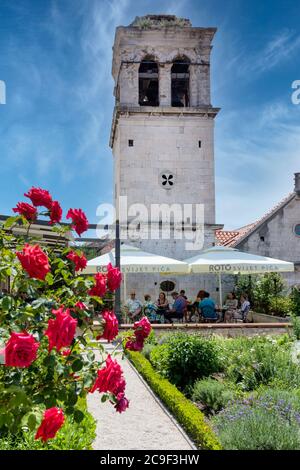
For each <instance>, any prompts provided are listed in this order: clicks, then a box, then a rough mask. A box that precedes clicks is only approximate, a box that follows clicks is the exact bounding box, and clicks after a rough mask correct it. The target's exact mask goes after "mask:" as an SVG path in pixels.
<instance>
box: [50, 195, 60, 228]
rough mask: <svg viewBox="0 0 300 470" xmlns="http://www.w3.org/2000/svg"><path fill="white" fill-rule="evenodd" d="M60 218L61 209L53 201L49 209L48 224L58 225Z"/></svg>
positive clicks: (57, 203)
mask: <svg viewBox="0 0 300 470" xmlns="http://www.w3.org/2000/svg"><path fill="white" fill-rule="evenodd" d="M61 218H62V208H61V207H60V204H59V202H58V201H53V202H52V206H51V209H50V224H51V225H53V224H59V222H60V221H61Z"/></svg>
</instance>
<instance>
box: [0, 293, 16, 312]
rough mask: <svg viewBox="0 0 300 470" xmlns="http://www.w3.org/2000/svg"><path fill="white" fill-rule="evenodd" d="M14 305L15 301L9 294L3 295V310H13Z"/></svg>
mask: <svg viewBox="0 0 300 470" xmlns="http://www.w3.org/2000/svg"><path fill="white" fill-rule="evenodd" d="M13 305H14V301H13V299H12V298H11V297H10V296H8V295H7V296H5V297H3V299H2V300H1V308H2V310H5V311H6V312H8V311H9V310H11V309H12V308H13Z"/></svg>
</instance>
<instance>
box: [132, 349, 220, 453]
mask: <svg viewBox="0 0 300 470" xmlns="http://www.w3.org/2000/svg"><path fill="white" fill-rule="evenodd" d="M126 354H127V355H128V357H129V358H130V360H131V361H132V363H133V365H134V366H135V368H136V369H137V371H138V372H139V373H140V374H141V375H142V376H143V377H144V379H145V380H146V382H147V383H148V384H149V385H150V387H151V388H152V390H153V391H154V393H156V394H157V395H158V397H159V398H160V399H161V400H162V402H163V403H164V404H165V405H166V407H167V408H168V409H169V410H170V412H171V413H172V414H173V415H174V416H175V418H176V419H177V421H178V422H179V423H180V424H181V425H182V427H183V428H184V430H185V431H186V432H187V434H188V435H189V436H190V437H191V439H193V440H194V442H195V443H196V445H197V446H198V447H199V448H200V449H208V450H220V449H221V446H220V443H219V441H218V439H217V437H216V436H215V434H214V432H213V431H212V429H211V428H210V426H209V424H208V423H206V421H205V418H204V415H203V413H201V411H200V410H199V409H198V408H197V407H196V406H195V405H194V404H193V403H192V402H191V401H190V400H188V399H187V398H186V397H185V396H184V395H183V394H182V393H181V392H180V391H179V390H178V389H177V388H176V387H175V386H174V385H172V384H171V383H170V382H169V381H168V380H166V379H165V378H163V377H161V376H160V374H158V373H157V372H156V371H155V370H154V369H153V367H152V366H151V364H150V362H149V361H147V359H145V357H144V356H143V355H142V354H140V353H138V352H132V351H127V353H126Z"/></svg>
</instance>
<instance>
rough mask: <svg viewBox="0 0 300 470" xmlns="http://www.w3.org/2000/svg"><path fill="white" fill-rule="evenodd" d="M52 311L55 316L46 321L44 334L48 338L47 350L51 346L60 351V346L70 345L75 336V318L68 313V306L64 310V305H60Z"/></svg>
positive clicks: (50, 348)
mask: <svg viewBox="0 0 300 470" xmlns="http://www.w3.org/2000/svg"><path fill="white" fill-rule="evenodd" d="M52 313H53V314H54V315H55V316H56V318H55V320H53V319H50V320H49V321H48V328H47V330H46V331H45V335H46V336H48V339H49V351H51V350H52V349H53V348H56V350H57V351H60V349H61V348H67V347H69V346H70V345H71V343H72V341H73V339H74V336H75V331H76V326H77V320H76V319H75V318H73V317H72V316H71V315H70V309H68V308H67V309H66V310H64V307H60V308H59V309H58V310H52Z"/></svg>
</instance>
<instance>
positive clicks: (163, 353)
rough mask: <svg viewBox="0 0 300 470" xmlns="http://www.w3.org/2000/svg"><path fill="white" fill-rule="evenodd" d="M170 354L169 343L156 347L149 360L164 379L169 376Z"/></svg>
mask: <svg viewBox="0 0 300 470" xmlns="http://www.w3.org/2000/svg"><path fill="white" fill-rule="evenodd" d="M169 354H170V351H169V346H168V344H167V343H164V344H160V345H159V346H155V347H154V348H153V349H152V351H151V353H150V358H149V359H150V362H151V364H152V365H153V367H154V369H156V370H157V371H159V373H160V374H161V375H162V376H163V377H167V376H168V368H169Z"/></svg>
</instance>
